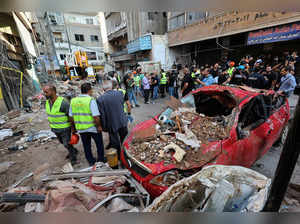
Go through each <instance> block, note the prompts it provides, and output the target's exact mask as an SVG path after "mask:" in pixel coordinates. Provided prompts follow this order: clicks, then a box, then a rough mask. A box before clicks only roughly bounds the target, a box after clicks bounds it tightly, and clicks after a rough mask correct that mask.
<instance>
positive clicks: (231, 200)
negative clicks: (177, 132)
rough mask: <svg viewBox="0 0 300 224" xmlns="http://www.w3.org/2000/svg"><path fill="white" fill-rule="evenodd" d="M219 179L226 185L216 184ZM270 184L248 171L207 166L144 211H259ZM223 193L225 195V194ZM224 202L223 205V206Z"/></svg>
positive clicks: (237, 167) (168, 191) (267, 179)
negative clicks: (207, 209)
mask: <svg viewBox="0 0 300 224" xmlns="http://www.w3.org/2000/svg"><path fill="white" fill-rule="evenodd" d="M223 180H224V181H226V184H220V183H221V182H222V181H223ZM220 181H221V182H220ZM227 182H228V183H230V184H227ZM270 184H271V180H270V179H269V178H267V177H265V176H263V175H261V174H259V173H257V172H255V171H253V170H250V169H248V168H244V167H239V166H223V165H212V166H207V167H204V168H203V169H202V170H201V171H199V172H198V173H196V174H194V175H192V176H190V177H187V178H184V179H181V180H180V181H178V182H177V183H175V184H173V185H172V186H171V187H169V188H168V189H167V190H166V191H165V192H164V193H163V194H162V195H161V196H159V197H158V198H156V199H155V200H154V201H153V203H152V204H151V205H150V206H148V207H147V208H146V209H145V210H144V211H145V212H161V211H164V212H168V211H174V212H183V211H185V212H192V211H198V212H199V211H200V212H203V211H205V210H206V208H210V209H209V210H210V211H212V210H213V211H214V212H215V211H235V212H246V211H248V212H259V211H261V210H262V209H263V207H264V205H265V203H266V200H267V196H268V191H269V188H270ZM200 186H202V187H200ZM232 186H233V189H234V193H233V194H232ZM220 188H221V189H220ZM252 189H254V190H253V191H252ZM226 191H227V192H228V193H225V192H226ZM214 192H215V193H214ZM187 194H189V195H187ZM213 194H215V196H213ZM185 195H186V196H185ZM217 198H218V200H217ZM225 201H227V202H226V203H223V202H225ZM207 203H210V205H209V204H207ZM185 205H188V206H185Z"/></svg>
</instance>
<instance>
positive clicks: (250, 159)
mask: <svg viewBox="0 0 300 224" xmlns="http://www.w3.org/2000/svg"><path fill="white" fill-rule="evenodd" d="M181 102H182V103H185V104H186V105H190V106H193V107H195V110H196V112H197V113H199V114H202V116H199V117H200V118H201V119H206V121H207V120H212V122H213V119H216V118H217V120H218V119H219V120H218V122H219V121H221V123H222V121H223V125H224V126H222V131H220V132H224V133H225V132H226V130H227V131H228V132H226V133H227V134H226V135H225V137H224V133H223V137H221V138H222V139H220V135H221V134H220V133H216V131H214V129H212V128H205V127H204V128H203V125H205V122H204V121H200V122H199V120H198V121H197V119H199V118H197V119H196V120H193V122H192V123H191V124H189V126H188V127H189V129H191V130H196V132H195V131H194V133H196V134H199V135H200V136H201V135H202V134H203V133H205V134H207V136H214V137H213V138H212V139H204V140H203V139H202V144H201V147H200V150H198V151H197V152H195V151H193V150H186V151H187V154H186V155H185V157H184V159H183V162H181V163H178V161H176V160H174V158H173V162H168V163H167V164H166V162H165V161H159V160H158V161H156V158H155V157H156V156H153V161H154V162H147V161H144V159H143V160H142V159H141V158H137V157H136V156H134V155H135V154H136V153H135V150H137V147H133V144H132V141H133V139H134V136H135V134H136V133H138V132H142V131H143V130H147V129H149V128H150V127H153V126H154V127H155V125H157V123H158V119H159V116H156V117H155V118H153V119H150V120H147V121H144V122H142V123H140V124H138V125H137V126H135V128H134V129H133V130H132V131H131V133H130V134H129V135H128V137H127V138H126V140H125V141H124V144H123V147H122V151H121V160H122V163H123V165H124V166H125V167H126V168H127V169H129V170H130V171H131V173H132V175H133V177H134V178H135V179H136V180H137V181H139V182H140V183H141V184H142V185H143V186H144V187H145V189H146V190H147V191H148V192H149V193H150V195H151V196H153V197H157V196H159V195H160V194H162V193H163V192H164V191H165V190H166V189H167V188H168V187H169V186H170V185H171V184H173V183H174V182H176V181H177V180H179V179H180V178H183V177H186V176H190V175H192V174H194V173H195V172H197V171H199V170H200V169H201V168H202V167H203V166H207V165H212V164H222V165H240V166H244V167H251V165H252V164H253V163H254V162H255V161H256V160H258V159H259V158H260V157H262V156H263V155H264V154H265V153H266V152H267V151H268V150H269V149H270V148H271V147H272V145H273V144H274V143H275V142H276V141H277V140H278V139H280V137H281V135H283V133H284V134H286V133H287V123H288V120H289V117H290V112H289V104H288V101H287V99H286V98H285V97H283V96H275V92H274V91H272V90H269V91H268V90H257V89H252V88H248V87H242V86H235V87H232V86H218V85H212V86H206V87H202V88H200V89H197V90H195V91H193V92H192V93H191V94H189V95H187V96H185V97H184V98H182V99H181ZM212 124H213V125H216V122H213V123H212ZM196 125H198V126H196ZM195 127H196V129H195ZM210 127H213V126H210ZM197 128H198V129H199V131H198V132H197ZM210 132H211V133H210ZM215 136H217V138H215ZM218 136H219V138H218ZM221 136H222V135H221ZM174 139H175V137H174ZM154 142H155V141H154ZM152 144H153V142H152ZM148 145H150V144H148ZM149 147H150V148H151V147H152V146H151V145H150V146H149ZM149 153H150V151H149ZM155 155H157V154H155ZM162 160H163V159H162Z"/></svg>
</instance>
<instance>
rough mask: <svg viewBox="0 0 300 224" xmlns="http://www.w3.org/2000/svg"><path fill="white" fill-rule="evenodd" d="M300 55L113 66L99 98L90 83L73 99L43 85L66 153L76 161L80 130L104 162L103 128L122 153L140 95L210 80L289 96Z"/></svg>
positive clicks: (178, 93) (182, 90)
mask: <svg viewBox="0 0 300 224" xmlns="http://www.w3.org/2000/svg"><path fill="white" fill-rule="evenodd" d="M298 61H299V57H298V55H297V52H293V53H292V54H289V52H285V53H284V54H283V56H281V57H280V58H279V57H278V56H274V57H272V56H271V55H268V56H260V57H258V58H256V59H254V58H253V57H251V56H249V55H247V56H245V57H243V58H241V60H240V61H239V62H237V63H236V62H234V61H230V60H222V61H221V62H218V63H215V64H214V65H213V66H209V65H205V66H203V67H199V66H198V67H197V66H195V65H194V66H191V67H188V66H185V67H184V68H183V69H182V71H181V69H180V70H179V69H177V68H176V66H174V67H173V68H172V69H170V70H168V71H164V70H163V69H162V70H161V71H160V72H153V73H145V72H143V71H142V68H141V67H137V69H135V70H133V71H130V72H127V74H126V75H125V76H124V77H122V78H121V77H120V75H119V74H118V73H117V72H113V73H112V74H111V75H110V76H109V77H108V78H107V79H109V80H104V79H101V80H99V79H98V80H97V81H98V82H99V83H100V84H101V85H102V88H103V90H104V94H103V95H101V96H100V97H99V98H97V99H94V98H93V97H92V95H93V94H92V91H93V90H92V85H91V84H90V83H88V82H86V83H84V84H82V85H81V95H79V96H77V97H75V98H72V100H71V102H68V101H67V100H66V99H64V98H63V97H61V96H57V94H56V88H55V86H54V85H52V84H48V85H46V86H45V87H44V88H43V91H44V95H45V96H46V98H47V102H46V113H47V114H48V120H49V124H50V127H51V130H52V131H53V132H54V133H55V134H56V135H57V137H58V140H59V141H60V142H61V143H62V144H63V145H64V147H65V148H66V149H67V150H68V152H69V153H68V155H67V158H69V159H70V161H71V163H72V164H75V163H76V162H77V154H78V150H77V149H76V148H75V147H74V146H73V145H71V144H70V139H71V134H72V133H73V134H74V133H78V134H80V136H81V140H82V143H83V148H84V153H85V157H86V159H87V161H88V163H89V164H90V165H93V164H94V163H95V162H97V161H102V162H105V157H104V145H103V139H102V131H105V132H108V134H109V144H108V145H107V146H106V148H114V149H117V151H118V155H119V156H120V150H121V145H122V143H123V141H124V139H125V137H126V135H127V134H128V128H127V125H128V122H129V121H130V122H132V121H133V118H132V116H131V108H134V107H140V105H139V103H138V99H140V97H141V98H142V99H144V103H145V104H149V103H150V101H152V103H154V102H155V101H156V100H157V99H158V98H159V97H161V98H165V97H166V93H168V94H169V95H170V96H173V97H176V98H179V97H184V96H186V95H187V94H189V93H190V92H191V91H193V90H195V89H198V88H201V87H203V86H209V85H212V84H219V85H227V84H232V85H247V86H250V87H253V88H257V89H272V90H275V91H277V94H282V95H285V96H287V97H288V96H290V95H291V94H292V93H293V91H294V89H295V87H296V85H297V83H296V79H295V77H294V74H295V64H296V63H297V62H298ZM138 96H139V97H138ZM91 139H93V140H94V141H95V144H96V147H97V158H95V157H94V156H93V154H92V150H91Z"/></svg>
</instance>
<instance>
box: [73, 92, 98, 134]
mask: <svg viewBox="0 0 300 224" xmlns="http://www.w3.org/2000/svg"><path fill="white" fill-rule="evenodd" d="M92 99H93V98H92V97H90V96H79V97H75V98H73V99H72V100H71V108H72V116H73V119H74V123H75V128H76V130H86V129H88V128H91V127H94V126H95V123H94V118H93V116H92V111H91V108H90V104H91V100H92Z"/></svg>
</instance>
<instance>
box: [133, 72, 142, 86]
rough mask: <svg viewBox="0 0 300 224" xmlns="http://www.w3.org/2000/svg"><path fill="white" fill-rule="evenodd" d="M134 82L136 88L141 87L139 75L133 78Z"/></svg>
mask: <svg viewBox="0 0 300 224" xmlns="http://www.w3.org/2000/svg"><path fill="white" fill-rule="evenodd" d="M133 80H134V84H135V86H138V87H139V86H140V80H141V79H140V76H138V75H135V76H134V77H133Z"/></svg>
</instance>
